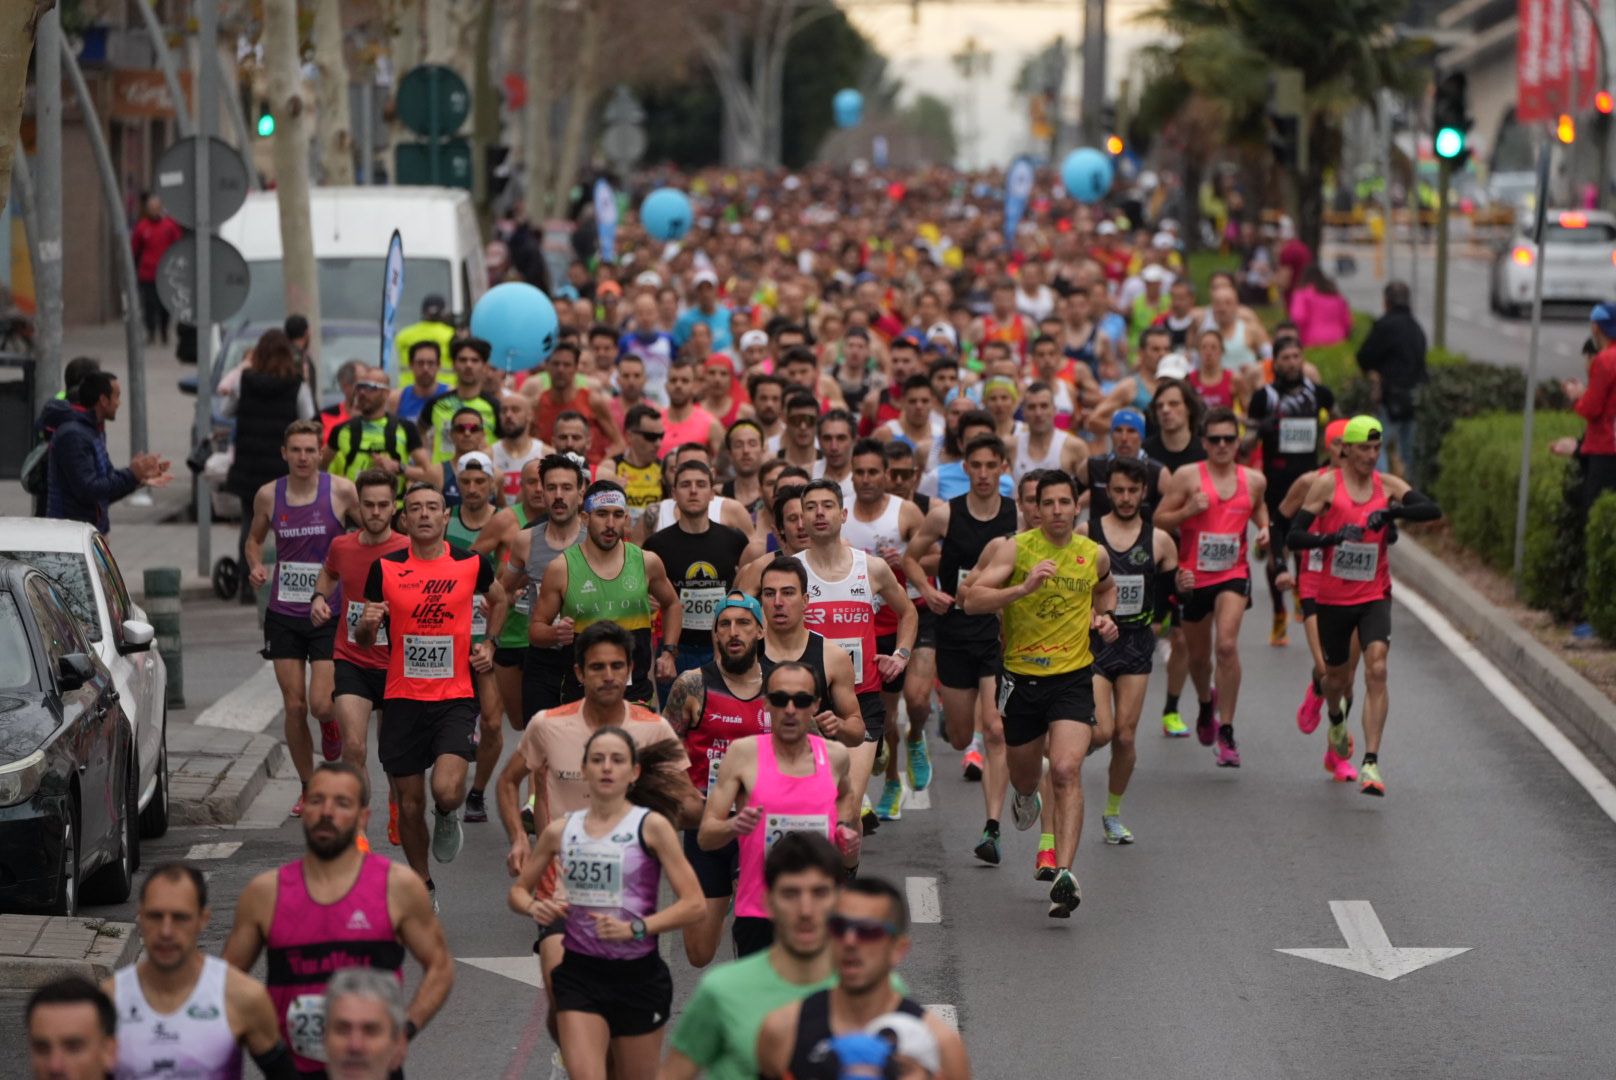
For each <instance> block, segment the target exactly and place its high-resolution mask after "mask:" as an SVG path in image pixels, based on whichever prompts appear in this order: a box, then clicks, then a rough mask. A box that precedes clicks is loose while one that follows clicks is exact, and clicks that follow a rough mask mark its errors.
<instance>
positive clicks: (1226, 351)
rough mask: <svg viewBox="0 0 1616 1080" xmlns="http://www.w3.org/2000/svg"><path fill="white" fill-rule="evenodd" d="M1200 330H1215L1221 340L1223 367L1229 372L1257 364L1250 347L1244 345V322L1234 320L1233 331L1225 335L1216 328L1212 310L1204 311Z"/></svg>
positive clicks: (1254, 354)
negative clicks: (1204, 314) (1204, 315)
mask: <svg viewBox="0 0 1616 1080" xmlns="http://www.w3.org/2000/svg"><path fill="white" fill-rule="evenodd" d="M1201 329H1202V330H1216V331H1217V332H1218V334H1219V335H1220V336H1222V338H1223V366H1224V367H1226V368H1228V369H1229V370H1231V371H1239V370H1240V369H1241V368H1247V367H1250V366H1251V365H1252V364H1255V363H1256V362H1257V354H1256V352H1255V351H1254V350H1253V349H1252V347H1251V346H1250V345H1247V344H1246V320H1244V319H1241V318H1238V317H1237V318H1236V319H1235V320H1234V330H1233V332H1231V333H1227V334H1225V333H1224V332H1223V330H1222V328H1221V327H1219V326H1218V321H1217V319H1216V318H1215V317H1214V316H1213V315H1212V309H1211V308H1207V309H1206V317H1205V318H1204V319H1203V320H1202V322H1201Z"/></svg>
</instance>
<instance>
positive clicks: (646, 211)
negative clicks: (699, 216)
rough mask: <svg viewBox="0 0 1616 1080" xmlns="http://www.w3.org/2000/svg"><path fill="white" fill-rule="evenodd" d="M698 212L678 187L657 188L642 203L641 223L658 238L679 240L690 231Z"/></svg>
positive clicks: (687, 196) (688, 197)
mask: <svg viewBox="0 0 1616 1080" xmlns="http://www.w3.org/2000/svg"><path fill="white" fill-rule="evenodd" d="M695 217H696V212H695V210H694V209H693V208H692V207H691V205H690V196H689V195H686V194H685V193H684V192H682V191H680V190H679V189H678V188H668V187H663V188H657V189H656V190H655V191H653V192H651V194H649V195H647V196H646V197H645V201H644V202H642V203H641V204H640V224H642V225H644V226H645V231H646V232H648V233H650V234H651V235H652V236H654V237H656V238H657V239H658V240H677V239H679V238H680V237H681V236H683V235H684V234H685V233H687V232H689V231H690V223H691V222H692V221H694V220H695Z"/></svg>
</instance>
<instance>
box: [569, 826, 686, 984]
mask: <svg viewBox="0 0 1616 1080" xmlns="http://www.w3.org/2000/svg"><path fill="white" fill-rule="evenodd" d="M647 813H649V811H647V810H646V809H645V807H643V806H636V807H633V808H631V809H630V810H629V812H628V813H626V814H624V815H623V819H622V820H621V821H619V822H618V823H617V824H616V825H614V826H613V827H612V828H611V829H610V830H608V831H607V833H606V835H605V836H601V837H594V836H590V835H589V834H588V833H587V832H585V831H584V819H585V818H586V817H588V816H589V811H588V810H574V811H573V812H572V813H570V814H568V815H567V824H566V827H565V828H564V829H562V831H561V884H562V886H563V888H564V889H565V890H566V897H567V903H568V907H567V931H566V935H565V937H563V939H562V944H563V945H564V946H565V947H566V950H567V951H568V952H574V953H583V954H584V955H586V956H594V957H599V958H600V959H603V960H636V959H638V958H640V957H642V956H648V955H650V954H651V953H654V952H656V947H657V943H656V938H654V937H647V938H646V939H645V940H644V941H602V940H600V938H598V937H596V936H595V920H594V919H592V918H590V914H591V913H593V912H605V913H606V914H609V915H615V916H616V917H617V918H619V919H623V920H625V921H626V920H630V919H636V918H639V919H643V918H645V917H646V916H648V915H650V914H651V913H652V912H654V911H656V904H657V884H658V883H659V882H660V880H661V878H662V864H661V863H660V862H658V861H657V859H656V856H654V855H652V854H651V853H650V852H649V851H647V850H646V847H645V815H646V814H647Z"/></svg>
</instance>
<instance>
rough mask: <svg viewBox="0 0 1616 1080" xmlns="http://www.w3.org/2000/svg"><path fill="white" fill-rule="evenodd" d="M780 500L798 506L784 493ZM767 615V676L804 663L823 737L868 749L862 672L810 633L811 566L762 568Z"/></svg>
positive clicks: (776, 560)
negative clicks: (781, 667) (776, 669)
mask: <svg viewBox="0 0 1616 1080" xmlns="http://www.w3.org/2000/svg"><path fill="white" fill-rule="evenodd" d="M781 498H782V499H786V498H791V499H793V500H794V501H797V502H800V501H801V496H800V495H793V494H792V493H791V492H789V491H788V492H786V493H785V494H784V495H782V496H781ZM757 595H758V599H759V600H760V601H761V602H762V605H763V610H764V612H765V613H766V614H765V619H764V624H763V652H762V655H761V656H760V657H759V662H760V663H762V665H763V673H764V674H765V675H767V674H768V673H769V672H770V671H772V670H773V669H774V667H775V666H776V665H777V664H785V663H790V662H792V661H800V662H801V663H804V664H807V665H808V667H809V668H810V669H812V670H813V672H814V675H815V680H816V682H815V687H814V692H815V693H816V694H818V695H819V700H820V711H819V714H818V715H817V716H815V717H814V725H815V726H816V727H817V728H818V729H819V734H821V735H825V736H828V737H830V738H832V739H835V740H836V741H837V742H839V743H841V744H842V745H843V746H846V747H847V748H848V749H856V748H858V747H861V746H863V745H864V717H863V716H861V715H860V714H859V698H858V691H857V689H856V687H857V685H858V673H857V671H856V670H855V669H854V667H853V658H852V657H851V656H849V655H848V653H847V650H846V649H827V648H826V647H825V637H824V635H823V634H819V633H815V632H814V631H812V630H810V629H808V625H807V618H808V568H807V567H806V566H804V565H803V564H802V562H801V561H799V560H798V559H795V558H793V557H791V556H789V555H783V554H776V555H775V556H773V557H772V559H771V560H770V562H769V564H768V565H767V566H765V567H764V568H763V571H762V573H761V575H760V577H759V583H758V586H757Z"/></svg>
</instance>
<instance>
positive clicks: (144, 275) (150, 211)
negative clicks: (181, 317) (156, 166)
mask: <svg viewBox="0 0 1616 1080" xmlns="http://www.w3.org/2000/svg"><path fill="white" fill-rule="evenodd" d="M181 235H182V232H181V230H180V226H179V223H178V222H177V221H175V220H174V219H173V218H171V217H169V216H168V215H167V214H165V213H163V200H161V199H159V198H158V197H157V196H155V195H147V196H146V197H145V198H144V199H143V200H142V201H141V207H140V218H139V220H137V221H136V222H135V227H134V228H133V229H132V230H130V236H129V245H130V247H132V248H133V249H134V253H135V279H136V280H137V281H138V282H139V283H140V314H141V317H142V318H143V319H144V320H145V323H146V344H148V345H151V344H153V343H155V342H156V341H157V339H158V336H159V334H160V335H161V336H162V341H163V344H164V345H167V344H168V309H167V308H165V307H163V302H162V300H160V299H158V297H157V263H158V261H159V260H160V259H162V257H163V252H165V251H167V250H168V249H169V247H170V246H172V245H173V243H174V241H176V240H178V239H179V238H180V236H181Z"/></svg>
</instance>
